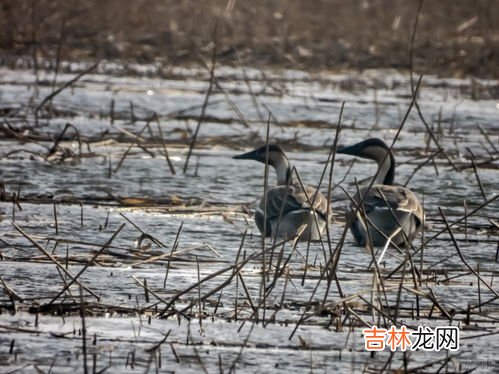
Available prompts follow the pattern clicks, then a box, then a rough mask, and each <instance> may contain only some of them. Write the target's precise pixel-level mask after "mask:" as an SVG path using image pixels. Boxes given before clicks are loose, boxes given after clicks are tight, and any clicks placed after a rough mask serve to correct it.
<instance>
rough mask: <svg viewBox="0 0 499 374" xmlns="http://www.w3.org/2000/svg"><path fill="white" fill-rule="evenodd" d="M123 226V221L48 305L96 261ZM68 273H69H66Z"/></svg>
mask: <svg viewBox="0 0 499 374" xmlns="http://www.w3.org/2000/svg"><path fill="white" fill-rule="evenodd" d="M123 227H125V224H124V223H122V224H121V226H120V227H119V228H118V229H117V230H116V231H115V232H114V234H113V235H112V236H111V238H109V240H108V241H107V242H106V243H105V244H104V245H103V246H102V247H101V249H99V251H97V253H96V254H94V255H93V256H92V258H91V259H90V260H89V261H88V262H87V264H86V265H85V266H84V267H83V268H82V269H81V270H80V271H79V272H78V274H76V275H75V276H74V277H71V282H69V283H68V284H67V285H65V286H64V288H63V289H62V290H61V291H60V292H59V293H58V294H57V296H55V297H54V298H53V299H52V300H50V302H49V303H48V305H51V304H52V303H53V302H54V301H56V300H57V299H58V298H59V297H60V296H61V295H62V294H63V293H64V292H65V291H66V290H67V289H68V288H69V287H71V285H72V284H73V283H74V282H77V279H78V277H79V276H80V275H82V274H83V273H84V272H85V270H87V268H88V267H89V266H90V265H91V264H93V263H94V261H95V260H96V259H97V257H98V256H99V255H100V254H101V253H102V252H103V251H104V250H105V249H106V248H107V247H109V246H110V245H111V243H112V242H113V240H114V238H116V236H117V235H118V234H119V233H120V231H121V230H122V229H123ZM66 274H67V273H66Z"/></svg>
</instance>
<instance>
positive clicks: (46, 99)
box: [35, 62, 100, 126]
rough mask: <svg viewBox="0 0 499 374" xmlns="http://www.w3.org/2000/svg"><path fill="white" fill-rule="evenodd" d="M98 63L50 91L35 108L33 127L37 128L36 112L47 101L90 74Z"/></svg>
mask: <svg viewBox="0 0 499 374" xmlns="http://www.w3.org/2000/svg"><path fill="white" fill-rule="evenodd" d="M99 63H100V62H96V63H95V64H93V65H92V66H90V67H89V68H87V69H85V70H84V71H82V72H81V73H80V74H78V75H77V76H75V77H74V78H73V79H70V80H69V81H67V82H66V83H64V84H63V85H62V86H61V87H59V88H58V89H57V90H55V91H52V93H51V94H49V95H48V96H46V97H45V98H44V99H43V100H42V101H41V102H40V104H38V106H37V107H36V108H35V126H38V112H39V111H40V110H41V109H42V108H43V106H44V105H45V104H46V103H47V102H48V101H49V100H52V99H53V98H54V97H56V96H57V95H59V94H60V93H61V92H62V91H64V90H65V89H66V88H68V87H69V86H71V85H72V84H73V83H75V82H77V81H78V80H79V79H80V78H82V77H83V76H85V75H87V74H88V73H90V72H91V71H92V70H94V69H95V68H97V66H99Z"/></svg>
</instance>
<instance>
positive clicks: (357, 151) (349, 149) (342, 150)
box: [336, 144, 362, 156]
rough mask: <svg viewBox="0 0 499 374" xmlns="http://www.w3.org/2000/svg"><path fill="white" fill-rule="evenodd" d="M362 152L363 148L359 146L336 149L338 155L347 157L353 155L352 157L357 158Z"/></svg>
mask: <svg viewBox="0 0 499 374" xmlns="http://www.w3.org/2000/svg"><path fill="white" fill-rule="evenodd" d="M361 151H362V149H361V147H360V146H359V144H354V145H350V146H343V147H338V148H336V153H341V154H345V155H352V156H357V155H358V154H360V153H361Z"/></svg>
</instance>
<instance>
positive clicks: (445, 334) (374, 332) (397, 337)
mask: <svg viewBox="0 0 499 374" xmlns="http://www.w3.org/2000/svg"><path fill="white" fill-rule="evenodd" d="M362 333H363V334H364V343H365V348H366V350H367V351H383V350H384V349H385V348H386V347H387V346H388V348H390V350H391V351H392V352H395V351H396V350H397V349H399V350H401V351H406V350H408V349H410V350H411V351H416V350H424V351H440V350H443V349H446V350H449V351H457V350H459V328H458V327H456V326H437V327H435V328H431V327H428V326H418V329H417V330H416V331H410V330H408V329H407V327H406V326H404V325H402V326H401V327H400V329H397V328H396V327H395V326H391V327H390V329H388V330H387V329H383V328H378V327H377V326H373V327H372V328H366V329H364V330H362Z"/></svg>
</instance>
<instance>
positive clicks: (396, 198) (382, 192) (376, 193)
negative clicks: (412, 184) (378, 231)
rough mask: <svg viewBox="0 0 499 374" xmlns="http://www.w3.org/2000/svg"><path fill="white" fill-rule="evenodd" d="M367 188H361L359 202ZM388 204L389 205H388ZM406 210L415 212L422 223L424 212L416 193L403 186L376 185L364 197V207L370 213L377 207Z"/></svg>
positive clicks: (357, 199)
mask: <svg viewBox="0 0 499 374" xmlns="http://www.w3.org/2000/svg"><path fill="white" fill-rule="evenodd" d="M366 190H367V188H363V189H361V190H360V196H359V195H358V194H357V195H356V196H355V201H356V202H357V203H358V202H360V200H361V198H360V197H361V196H364V194H365V193H366ZM387 204H388V206H387ZM388 207H389V208H391V209H392V210H398V211H404V212H408V213H411V214H413V215H414V216H415V217H416V219H417V220H418V221H419V224H421V223H422V222H423V221H424V212H423V208H422V207H421V204H420V203H419V201H418V199H417V197H416V195H414V193H413V192H412V191H411V190H409V189H408V188H405V187H402V186H388V185H374V186H372V187H371V189H370V190H369V192H368V194H367V196H366V198H365V199H364V209H365V210H366V213H369V212H371V211H373V210H375V209H389V208H388Z"/></svg>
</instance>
